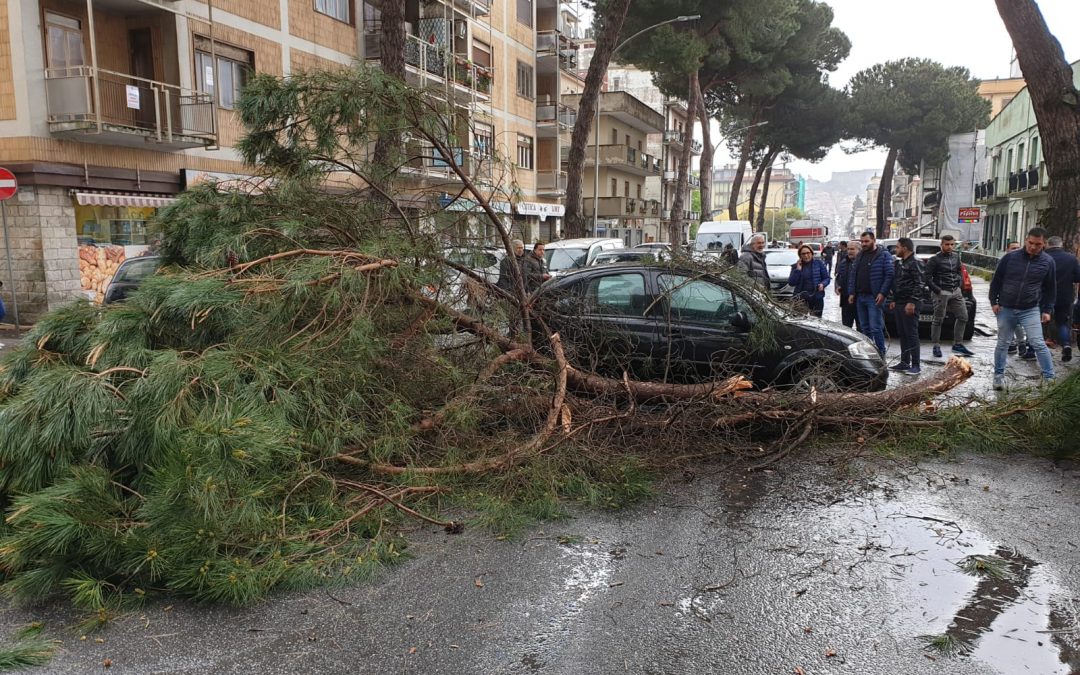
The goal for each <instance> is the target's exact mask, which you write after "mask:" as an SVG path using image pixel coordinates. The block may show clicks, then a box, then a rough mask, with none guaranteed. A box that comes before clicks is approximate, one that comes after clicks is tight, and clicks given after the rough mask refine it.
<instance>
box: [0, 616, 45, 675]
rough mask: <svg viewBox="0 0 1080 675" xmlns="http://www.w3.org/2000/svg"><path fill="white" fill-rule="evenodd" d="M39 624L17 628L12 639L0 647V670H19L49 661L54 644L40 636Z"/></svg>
mask: <svg viewBox="0 0 1080 675" xmlns="http://www.w3.org/2000/svg"><path fill="white" fill-rule="evenodd" d="M41 628H42V626H41V624H40V623H33V624H31V625H29V626H26V627H25V628H23V629H21V630H19V631H18V632H17V633H16V634H15V636H14V639H13V640H12V641H11V642H9V643H8V644H6V645H4V646H3V647H0V671H9V670H20V669H22V668H29V667H31V666H41V665H44V664H46V663H48V662H49V659H50V658H52V655H53V652H55V651H56V645H54V644H53V643H52V642H50V641H49V640H46V639H45V638H44V637H42V636H41Z"/></svg>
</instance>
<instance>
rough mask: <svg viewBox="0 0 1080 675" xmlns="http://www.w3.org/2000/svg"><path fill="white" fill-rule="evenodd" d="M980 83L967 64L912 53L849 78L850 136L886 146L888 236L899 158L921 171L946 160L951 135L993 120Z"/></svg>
mask: <svg viewBox="0 0 1080 675" xmlns="http://www.w3.org/2000/svg"><path fill="white" fill-rule="evenodd" d="M978 86H979V83H978V80H974V79H972V78H971V75H970V73H969V72H968V70H967V68H960V67H952V68H946V67H945V66H943V65H941V64H940V63H937V62H935V61H931V60H929V59H914V58H908V59H902V60H900V61H889V62H887V63H879V64H877V65H875V66H872V67H870V68H867V69H866V70H863V71H861V72H859V73H857V74H856V75H855V76H854V77H853V78H852V79H851V82H850V83H849V85H848V88H849V91H850V95H851V111H852V119H851V124H852V136H853V137H855V138H858V139H860V140H861V141H862V143H861V144H860V146H859V149H865V148H868V147H880V148H887V149H888V154H887V156H886V159H885V166H884V168H883V169H882V172H881V185H880V187H879V189H878V201H877V223H876V230H877V235H878V236H879V237H882V236H885V229H886V214H887V210H886V204H888V203H889V198H890V196H891V195H892V179H893V171H894V168H895V165H896V163H897V161H898V160H899V162H900V165H901V166H903V167H904V170H905V171H907V172H908V173H909V174H911V175H917V174H918V173H919V171H920V165H921V164H922V163H923V162H925V163H926V164H931V165H937V164H940V163H941V162H942V161H944V160H945V158H946V157H947V156H948V138H949V136H950V135H951V134H955V133H959V132H961V131H970V130H973V129H978V128H981V127H985V126H986V124H987V123H988V122H989V121H990V102H989V101H987V100H985V99H983V98H982V97H981V96H979V94H978V93H977V90H978Z"/></svg>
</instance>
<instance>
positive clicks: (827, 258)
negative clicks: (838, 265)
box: [821, 241, 835, 276]
mask: <svg viewBox="0 0 1080 675" xmlns="http://www.w3.org/2000/svg"><path fill="white" fill-rule="evenodd" d="M834 253H835V251H833V247H832V242H831V241H827V242H825V248H823V249H821V260H822V261H823V262H824V263H825V267H826V269H828V270H829V276H832V261H833V254H834Z"/></svg>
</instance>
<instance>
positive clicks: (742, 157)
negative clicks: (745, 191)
mask: <svg viewBox="0 0 1080 675" xmlns="http://www.w3.org/2000/svg"><path fill="white" fill-rule="evenodd" d="M759 122H761V113H760V111H758V112H755V113H754V114H753V116H752V117H751V119H750V124H749V125H748V126H747V128H746V136H745V137H744V138H743V144H742V149H741V150H740V152H739V168H738V169H736V170H735V177H734V178H733V179H732V181H731V198H730V199H728V218H730V219H731V220H738V218H739V192H741V191H742V181H743V175H744V174H745V173H746V164H747V162H749V161H750V151H751V149H752V148H753V147H754V138H755V137H756V136H757V130H758V126H757V124H758V123H759Z"/></svg>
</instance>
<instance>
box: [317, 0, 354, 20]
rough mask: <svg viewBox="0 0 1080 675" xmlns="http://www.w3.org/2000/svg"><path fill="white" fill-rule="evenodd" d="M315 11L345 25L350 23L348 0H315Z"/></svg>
mask: <svg viewBox="0 0 1080 675" xmlns="http://www.w3.org/2000/svg"><path fill="white" fill-rule="evenodd" d="M315 11H316V12H318V13H319V14H325V15H326V16H328V17H330V18H332V19H337V20H338V21H344V22H345V23H350V22H351V21H352V17H351V12H350V10H349V0H315Z"/></svg>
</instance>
